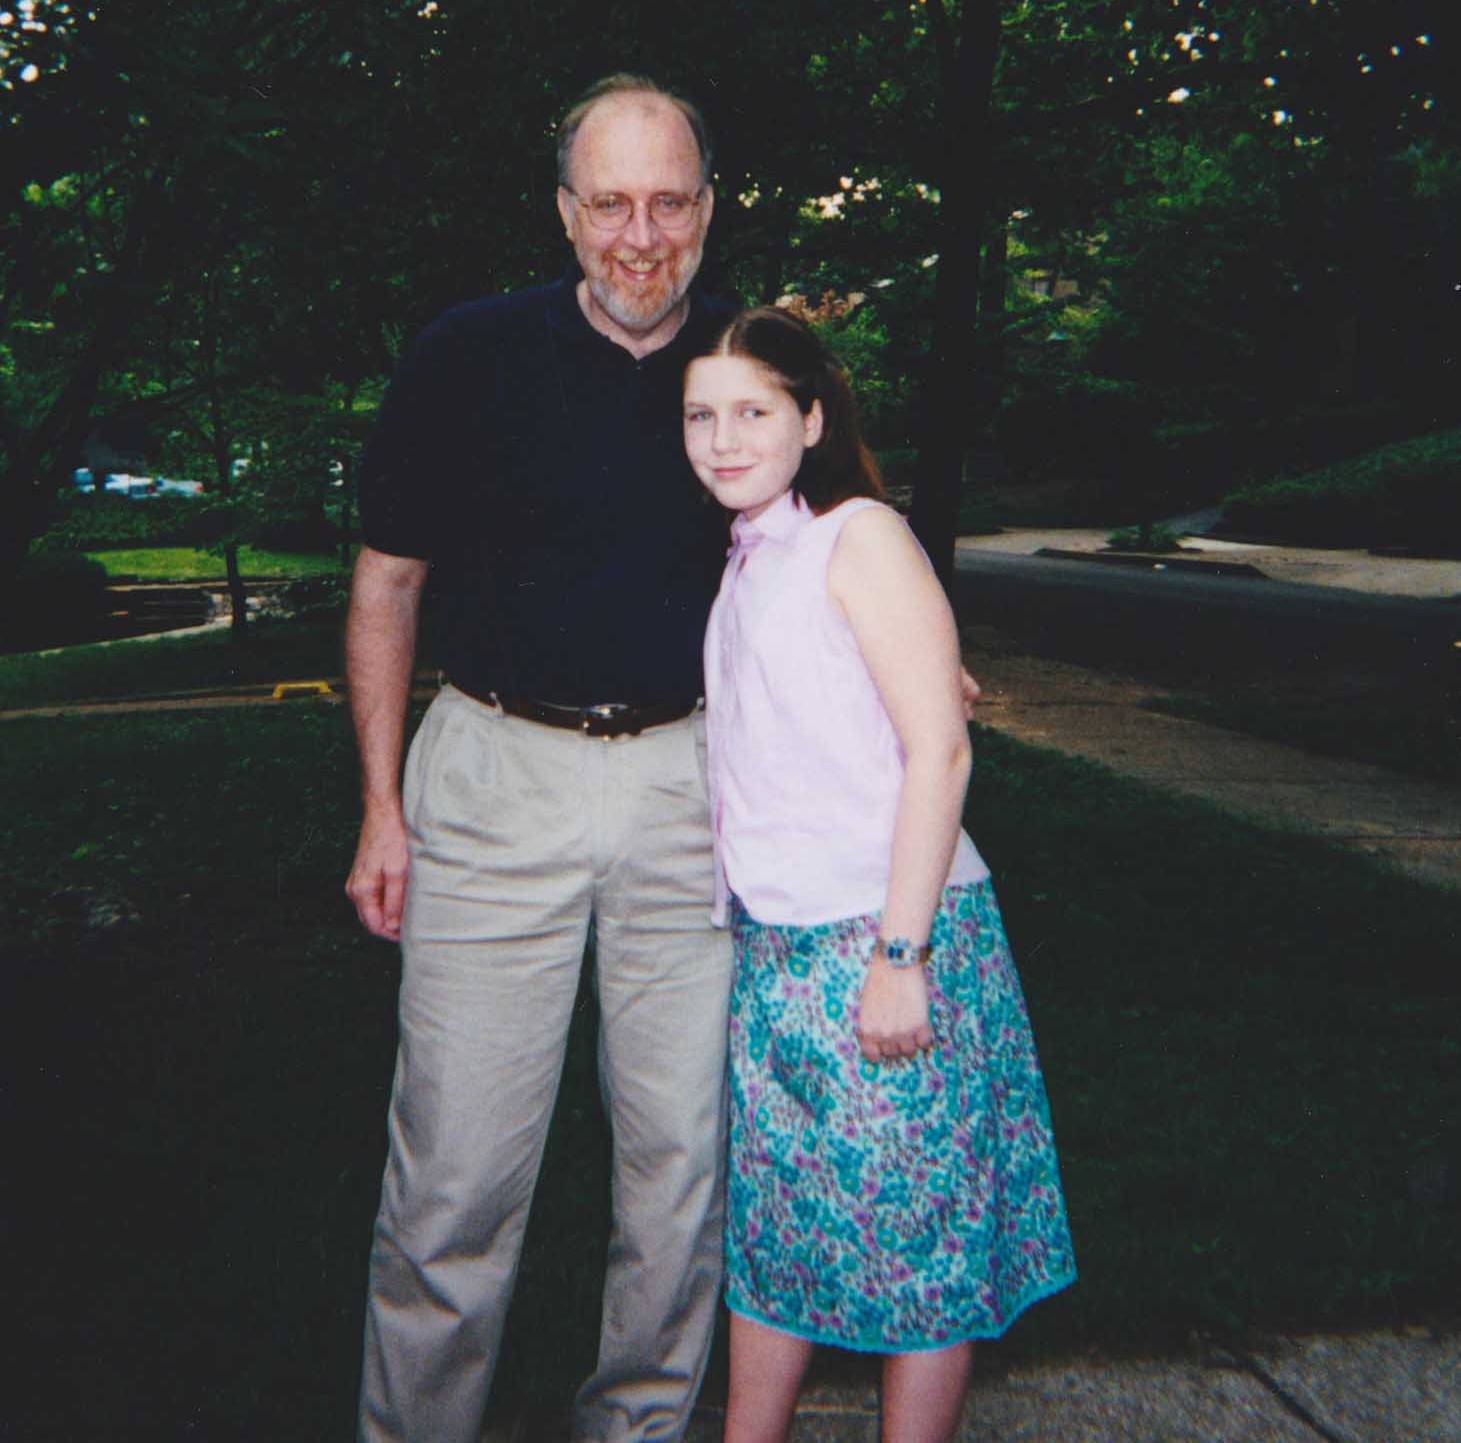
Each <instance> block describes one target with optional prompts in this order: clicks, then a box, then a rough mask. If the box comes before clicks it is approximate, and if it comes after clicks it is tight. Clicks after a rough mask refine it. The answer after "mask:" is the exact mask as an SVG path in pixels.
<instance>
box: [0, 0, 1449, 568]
mask: <svg viewBox="0 0 1461 1443" xmlns="http://www.w3.org/2000/svg"><path fill="white" fill-rule="evenodd" d="M1435 10H1436V7H1435V6H1434V5H1433V4H1427V3H1424V0H1262V3H1260V0H1124V3H1119V4H1118V3H1116V0H893V3H889V0H840V3H837V4H833V3H831V0H797V3H794V4H787V3H784V0H781V3H772V0H727V3H725V4H723V5H720V6H710V7H701V9H699V10H690V11H686V10H685V9H684V7H674V8H671V7H670V6H668V5H665V4H661V3H649V4H644V3H636V4H630V3H628V0H608V3H599V4H597V5H595V6H592V7H591V6H589V5H587V4H584V3H582V0H545V3H544V4H542V5H538V6H534V7H503V6H501V5H499V4H494V3H489V0H404V3H403V0H324V3H321V4H318V5H313V6H301V5H299V4H298V3H295V0H289V3H285V0H248V3H244V0H206V3H205V0H170V3H168V4H166V5H163V6H158V5H155V4H153V3H150V0H96V3H94V4H93V5H92V6H90V7H89V8H87V9H83V8H82V7H80V6H79V5H73V4H68V3H65V0H30V3H28V4H26V5H17V6H16V7H15V11H14V15H13V16H12V19H13V20H16V19H17V17H18V22H19V23H15V24H12V25H11V26H10V27H9V28H8V29H0V106H3V111H0V387H3V391H0V502H3V506H4V515H5V517H6V521H5V523H4V530H3V533H0V577H3V576H5V575H8V574H11V573H12V572H13V570H14V565H15V561H16V559H17V557H18V556H19V554H20V553H21V551H23V549H24V546H25V543H26V541H27V540H28V539H29V538H30V537H31V536H32V535H34V534H35V532H36V531H37V530H39V529H40V527H41V526H42V525H43V524H44V521H45V518H46V515H47V513H48V510H49V508H50V507H51V505H52V502H53V498H54V497H55V495H56V494H57V491H58V488H59V487H60V485H61V483H62V482H63V480H64V478H65V476H66V473H67V472H68V471H69V469H70V468H71V467H72V466H73V465H74V464H75V463H76V458H77V453H78V449H79V447H80V444H81V442H82V440H83V438H84V437H86V435H87V434H88V433H89V432H90V431H92V430H93V429H94V428H95V427H96V426H97V425H98V424H99V423H100V424H102V425H104V426H105V425H108V424H110V425H114V426H115V425H121V426H124V427H125V428H127V429H130V430H131V431H133V432H134V433H142V434H145V436H146V437H147V438H148V439H149V440H150V443H151V446H150V449H151V453H152V454H153V455H154V456H165V457H168V458H172V459H171V460H169V464H170V465H171V464H173V461H174V460H175V461H176V463H177V464H178V465H185V466H187V467H188V468H189V469H190V471H194V473H195V474H199V475H205V474H206V475H207V477H208V478H209V479H213V478H216V479H217V480H219V481H220V482H221V481H222V480H223V478H225V477H233V476H245V477H248V484H247V485H246V486H244V487H243V488H242V489H241V491H240V492H239V494H238V495H237V496H236V497H235V498H234V500H235V502H236V503H237V506H236V512H237V515H236V518H235V519H236V525H235V527H234V529H235V532H236V534H237V535H238V536H240V537H242V536H244V535H245V534H246V533H248V532H249V530H250V528H256V527H257V526H258V525H260V524H262V523H263V522H264V521H265V520H267V518H268V516H269V514H270V512H271V511H274V510H282V511H287V510H289V509H291V508H294V509H299V510H304V511H307V510H309V509H310V508H311V507H313V506H315V505H316V504H317V499H318V495H319V493H320V491H321V489H322V488H323V487H325V486H326V485H327V484H328V480H327V478H329V479H333V474H334V473H333V472H332V471H331V469H330V468H331V466H332V464H334V463H338V465H340V466H344V467H345V468H346V470H347V472H348V465H349V460H350V457H351V456H352V454H353V452H354V450H355V449H356V448H357V447H358V444H359V438H360V434H361V431H362V430H363V428H364V425H365V423H366V422H367V421H368V415H369V406H370V402H371V398H372V397H373V396H376V395H378V393H379V389H380V387H381V385H382V384H383V382H384V380H385V378H386V377H387V376H388V374H389V371H390V368H391V364H392V358H393V355H394V353H395V351H396V350H397V349H398V347H399V345H400V342H401V340H402V338H403V336H405V335H406V334H408V333H409V332H410V331H411V330H413V329H414V328H415V327H416V326H418V325H419V324H421V323H422V322H423V321H424V320H426V319H427V318H428V317H429V316H430V315H432V314H434V313H435V312H436V311H438V310H439V309H441V308H442V307H443V306H445V305H447V304H450V303H452V302H454V301H457V300H461V299H464V298H467V297H469V296H473V295H477V294H482V293H484V292H489V291H492V290H499V289H506V288H510V287H514V286H519V285H523V284H527V283H531V282H534V281H540V280H543V279H546V278H549V277H551V276H553V275H556V274H557V273H559V271H560V269H561V267H562V265H563V264H564V261H565V259H566V254H565V251H564V248H563V245H562V240H561V235H560V233H559V228H558V226H557V223H556V218H555V216H554V214H553V206H552V190H553V175H552V145H551V136H552V127H553V124H554V122H555V120H556V119H557V117H558V115H559V114H560V113H561V111H562V110H563V108H564V106H565V104H566V103H567V101H568V100H569V99H570V98H571V97H572V96H573V95H574V94H575V93H576V92H577V91H578V90H579V89H580V88H581V87H582V86H583V85H584V84H586V83H587V82H588V81H590V80H592V79H593V78H595V77H596V76H598V75H600V74H603V73H604V72H606V71H607V70H610V69H615V68H624V69H630V70H638V71H645V72H648V73H651V74H653V75H655V76H657V77H659V78H660V79H661V80H662V81H663V82H665V83H667V84H669V85H671V86H677V87H679V88H682V89H684V90H686V91H687V92H689V93H692V94H695V95H696V96H697V97H699V98H701V99H702V100H703V102H704V104H705V108H706V110H707V112H708V114H709V117H710V119H711V122H712V127H713V129H714V131H715V132H716V135H717V138H718V149H717V156H716V171H717V185H718V190H719V197H720V204H719V205H718V207H717V211H716V220H715V225H714V228H713V234H712V239H711V245H710V248H709V255H710V256H711V258H712V261H711V265H710V267H709V273H710V279H711V280H712V281H713V282H714V283H716V284H718V285H719V286H721V287H722V288H724V289H729V290H732V291H734V292H736V293H738V294H740V295H741V296H742V297H743V298H745V299H748V300H769V299H774V298H776V297H778V296H780V295H783V294H786V293H788V292H794V291H796V292H801V293H802V294H804V295H806V296H808V297H809V298H811V299H812V301H814V302H815V301H816V299H817V298H820V297H821V296H823V294H824V293H826V292H828V291H830V292H832V294H833V295H834V296H838V297H846V296H847V295H848V293H850V292H853V291H856V292H859V293H861V294H862V295H863V296H864V297H865V300H864V302H863V303H862V305H861V306H859V307H854V308H852V309H850V310H848V311H847V312H846V315H847V317H849V318H850V319H847V320H843V321H834V322H833V325H834V328H835V327H837V326H842V325H845V326H847V327H849V328H850V330H851V332H853V334H850V335H849V337H848V349H849V350H850V351H852V352H857V351H858V350H859V347H860V348H861V356H862V361H861V362H860V364H862V365H863V369H864V371H865V372H866V373H867V374H868V375H869V376H875V378H876V380H877V383H878V385H879V386H880V387H881V388H882V389H881V390H880V392H879V394H878V396H877V397H876V402H875V410H876V413H877V414H876V417H875V428H876V430H877V432H878V434H879V436H880V438H881V439H882V440H883V441H884V442H885V443H886V444H890V445H902V446H904V447H912V446H916V447H917V448H918V449H919V450H920V451H921V452H922V453H923V456H924V465H923V469H922V470H921V472H920V481H919V493H920V494H919V499H918V502H917V506H916V510H917V513H918V516H919V520H920V525H921V526H922V527H923V530H924V534H925V539H926V541H927V542H928V543H929V544H930V547H931V549H932V550H934V551H935V552H938V551H939V550H940V548H941V547H943V546H944V545H945V544H946V542H947V539H948V537H949V536H951V534H952V525H953V513H952V509H951V508H952V506H953V505H954V504H957V500H958V493H959V481H960V474H961V470H962V469H963V466H964V458H965V457H966V455H967V454H968V453H969V452H970V451H971V449H983V450H989V449H992V448H997V447H1003V448H1004V449H1005V450H1006V451H1007V452H1008V453H1009V455H1010V457H1011V460H1012V464H1014V465H1016V466H1019V467H1028V468H1032V469H1033V470H1035V471H1039V470H1040V469H1041V468H1042V467H1043V468H1045V469H1046V470H1050V469H1052V468H1053V469H1054V470H1055V471H1060V470H1062V469H1065V470H1070V469H1074V468H1078V467H1080V466H1082V465H1088V466H1090V465H1094V467H1095V468H1096V469H1097V470H1099V469H1100V468H1101V466H1103V465H1104V466H1105V467H1106V469H1107V470H1108V472H1109V473H1110V474H1111V475H1112V476H1114V475H1116V474H1117V473H1119V472H1122V471H1129V470H1131V469H1132V468H1131V467H1130V466H1129V465H1127V464H1126V462H1127V461H1128V460H1129V456H1128V455H1127V454H1126V453H1127V452H1128V451H1129V450H1130V451H1131V454H1139V455H1140V456H1142V457H1144V458H1145V460H1146V462H1148V463H1150V466H1151V467H1152V468H1154V472H1155V473H1161V471H1162V467H1163V466H1165V465H1166V464H1167V462H1166V460H1164V459H1163V458H1164V457H1168V451H1163V449H1162V448H1163V446H1167V444H1168V441H1167V440H1164V439H1163V438H1168V439H1170V437H1171V436H1173V435H1175V434H1178V433H1183V428H1187V432H1186V433H1185V434H1190V433H1191V428H1194V427H1196V428H1202V427H1208V428H1211V430H1212V431H1213V432H1215V433H1220V434H1223V435H1225V436H1228V437H1234V436H1239V435H1248V436H1251V437H1252V438H1254V441H1253V444H1254V446H1255V447H1258V446H1261V444H1263V443H1262V438H1263V437H1264V436H1271V435H1272V428H1273V426H1274V425H1275V424H1277V422H1278V419H1279V418H1281V417H1283V416H1286V415H1289V414H1296V413H1300V412H1304V411H1305V410H1306V409H1307V410H1308V411H1311V412H1312V411H1315V410H1316V408H1318V409H1320V410H1322V408H1324V407H1326V406H1328V407H1331V408H1353V407H1355V406H1363V407H1369V408H1371V409H1372V410H1375V411H1376V413H1377V414H1378V412H1379V411H1385V413H1386V414H1387V415H1389V416H1390V417H1391V424H1393V426H1394V428H1395V434H1399V433H1400V432H1402V431H1403V430H1405V429H1406V428H1407V427H1409V428H1411V429H1421V428H1422V426H1423V425H1425V426H1432V425H1435V424H1439V423H1442V422H1445V421H1446V420H1448V419H1453V418H1454V417H1455V414H1456V400H1455V398H1456V396H1457V394H1458V388H1457V387H1456V385H1455V371H1456V360H1455V336H1456V334H1457V330H1458V327H1457V319H1458V314H1457V313H1458V310H1461V292H1458V290H1457V277H1456V276H1455V274H1454V269H1455V266H1454V262H1455V257H1456V255H1457V254H1461V235H1458V229H1461V225H1458V217H1461V138H1458V125H1457V115H1458V111H1457V99H1458V97H1457V93H1456V90H1457V81H1456V78H1455V77H1456V76H1457V74H1458V73H1461V72H1458V70H1457V67H1456V65H1455V63H1454V55H1455V49H1454V46H1453V44H1452V38H1451V35H1450V34H1449V33H1448V29H1447V27H1448V25H1449V24H1450V22H1449V21H1448V20H1447V19H1446V18H1445V17H1439V16H1437V15H1436V14H1435V13H1434V12H1435ZM986 78H987V79H988V81H989V93H988V96H987V99H986V97H985V95H984V93H983V86H984V80H985V79H986ZM869 336H880V337H885V338H886V347H885V350H884V353H883V354H882V355H881V356H879V357H878V358H877V362H876V365H873V364H871V362H870V359H869V352H868V347H867V344H866V342H867V338H868V337H869ZM1387 408H1388V409H1387ZM1042 414H1043V415H1045V416H1046V417H1049V416H1052V415H1057V416H1062V417H1065V418H1067V419H1068V420H1069V424H1070V426H1071V428H1072V430H1071V433H1070V434H1069V435H1065V436H1061V435H1058V434H1056V430H1057V428H1056V427H1054V426H1052V425H1051V424H1049V423H1048V421H1047V423H1046V424H1044V425H1043V426H1042V425H1039V424H1031V418H1033V417H1039V416H1041V415H1042ZM1083 428H1085V429H1084V430H1083ZM1245 428H1246V429H1245ZM1311 429H1322V428H1311ZM1132 448H1134V450H1132ZM1153 448H1155V449H1153ZM1168 450H1170V447H1169V448H1168ZM1083 458H1084V459H1083ZM1314 459H1319V460H1327V459H1331V458H1329V457H1327V456H1326V457H1316V458H1314ZM240 460H247V461H249V462H250V463H251V464H250V466H249V467H247V468H245V469H244V470H243V471H242V472H240V471H239V468H238V466H237V463H238V462H239V461H240ZM1232 464H1233V466H1234V467H1237V468H1238V469H1242V467H1243V466H1244V465H1245V464H1246V463H1245V462H1244V461H1243V458H1242V457H1240V456H1237V455H1236V454H1235V455H1234V458H1233V461H1232ZM205 466H206V467H207V468H209V469H208V470H207V471H206V473H205V470H204V468H205ZM1163 484H1164V483H1163V480H1162V475H1161V474H1156V479H1155V480H1154V481H1152V482H1151V484H1150V485H1149V486H1148V488H1147V489H1148V490H1149V491H1152V492H1153V493H1154V494H1155V493H1159V492H1160V491H1161V488H1162V485H1163ZM231 524H232V523H231Z"/></svg>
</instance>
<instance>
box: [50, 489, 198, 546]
mask: <svg viewBox="0 0 1461 1443" xmlns="http://www.w3.org/2000/svg"><path fill="white" fill-rule="evenodd" d="M222 531H223V519H222V518H221V517H220V515H219V511H218V508H217V506H216V505H215V504H214V503H213V502H212V501H211V500H209V499H194V498H191V497H186V496H158V497H155V498H150V499H148V500H145V501H138V500H133V499H130V498H128V497H126V496H93V495H89V494H88V495H71V496H66V497H64V498H63V499H62V501H61V504H60V508H59V512H58V515H57V517H56V520H55V521H54V522H52V524H51V526H50V528H49V529H48V530H47V531H46V533H45V535H44V536H43V537H42V538H41V539H42V542H43V543H44V545H45V546H46V547H47V548H48V549H58V550H65V551H114V550H116V549H117V548H119V547H123V546H208V545H210V544H212V543H213V542H214V541H216V540H217V539H218V537H219V536H220V535H221V534H222Z"/></svg>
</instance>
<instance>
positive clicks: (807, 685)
mask: <svg viewBox="0 0 1461 1443" xmlns="http://www.w3.org/2000/svg"><path fill="white" fill-rule="evenodd" d="M880 504H881V503H879V502H876V501H870V500H867V499H857V500H853V501H845V502H843V503H842V504H841V505H840V506H838V507H836V508H835V509H833V510H831V511H829V512H827V513H826V514H825V515H823V516H813V515H812V513H811V512H810V511H809V510H808V509H807V508H806V507H805V506H804V505H802V504H801V503H800V502H799V501H797V500H796V499H795V498H794V497H793V496H792V494H791V493H790V492H787V494H786V495H784V496H782V497H780V498H779V499H778V500H776V501H775V502H774V503H773V504H772V505H771V506H769V507H768V508H767V509H766V510H765V511H764V512H762V514H761V515H760V516H759V517H757V519H756V520H754V521H748V520H746V518H745V517H744V516H738V517H737V518H736V519H735V522H734V523H733V525H732V528H731V535H732V538H733V544H732V547H731V551H730V557H729V560H728V561H727V563H726V568H725V575H724V577H723V578H722V580H721V584H720V594H719V595H718V596H717V597H716V601H715V606H714V608H713V609H712V610H711V613H710V623H709V626H708V628H707V630H706V633H705V695H706V719H707V725H708V733H709V763H710V805H711V817H712V821H713V825H714V830H715V841H716V857H717V873H718V875H717V889H716V907H715V920H716V923H717V924H718V925H724V922H725V914H726V900H727V895H726V894H727V888H729V890H730V891H733V892H734V893H735V894H736V895H737V896H738V897H739V898H740V899H741V901H742V902H743V903H744V904H745V906H746V909H747V911H749V912H750V914H751V915H752V916H753V917H754V918H756V920H757V921H759V922H771V923H781V924H790V925H802V926H810V925H814V924H816V923H821V922H831V921H836V920H837V919H838V918H842V917H855V916H861V915H863V914H865V913H868V912H877V911H880V910H881V909H882V907H883V904H884V901H885V900H886V897H887V890H888V872H889V862H890V854H891V850H892V843H893V824H894V819H895V815H896V812H897V806H898V794H899V790H900V788H901V786H902V782H903V752H902V748H901V747H900V746H899V744H898V737H897V733H896V732H895V731H894V730H893V724H892V722H891V721H890V720H889V718H888V714H887V712H886V711H885V710H884V709H883V705H882V702H881V701H880V700H879V697H878V692H877V688H876V687H875V686H874V685H873V680H872V677H871V676H870V675H869V674H868V670H867V667H866V666H865V665H864V664H863V660H862V656H861V654H860V652H859V651H858V649H857V642H856V640H855V639H854V637H853V634H852V628H851V627H850V626H849V625H848V624H847V619H846V617H845V616H844V615H843V614H842V611H841V609H840V608H839V607H838V605H837V604H836V602H834V601H833V600H832V598H831V597H830V596H829V595H828V592H827V563H828V560H829V559H830V557H831V555H832V548H833V546H834V545H835V544H836V542H837V537H838V536H839V534H840V533H841V531H842V527H843V526H844V525H845V524H846V522H847V520H848V518H849V517H851V516H854V515H856V514H857V512H859V511H862V510H865V509H866V508H867V507H869V506H877V505H880ZM988 875H989V869H988V868H987V867H986V866H985V865H984V862H983V861H982V860H981V858H980V856H979V853H978V852H977V851H975V849H974V844H973V842H972V841H970V839H969V837H968V835H967V834H966V833H963V832H961V833H960V834H959V842H958V847H957V850H956V851H955V854H954V861H953V866H952V867H951V868H950V871H949V879H948V880H949V882H950V883H951V884H952V883H963V882H978V881H982V880H983V879H984V878H985V877H987V876H988Z"/></svg>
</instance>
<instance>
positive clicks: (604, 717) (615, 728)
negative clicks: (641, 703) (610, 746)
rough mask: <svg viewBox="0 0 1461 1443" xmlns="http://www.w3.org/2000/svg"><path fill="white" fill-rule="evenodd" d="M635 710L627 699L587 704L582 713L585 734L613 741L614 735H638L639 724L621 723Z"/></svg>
mask: <svg viewBox="0 0 1461 1443" xmlns="http://www.w3.org/2000/svg"><path fill="white" fill-rule="evenodd" d="M633 710H634V708H633V707H631V706H630V705H629V703H628V702H625V701H603V702H600V703H599V704H598V705H597V706H586V707H584V709H583V713H582V726H583V734H584V735H585V736H589V737H602V738H603V739H604V741H611V740H612V739H613V738H614V737H621V736H638V735H639V731H640V728H639V727H638V726H631V725H627V724H626V725H620V724H619V723H620V719H621V718H622V717H625V716H627V715H628V714H629V713H630V712H632V711H633Z"/></svg>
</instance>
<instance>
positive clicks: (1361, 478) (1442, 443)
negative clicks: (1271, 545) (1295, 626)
mask: <svg viewBox="0 0 1461 1443" xmlns="http://www.w3.org/2000/svg"><path fill="white" fill-rule="evenodd" d="M1223 525H1224V527H1225V528H1226V529H1229V530H1233V531H1240V532H1256V533H1259V534H1262V535H1264V536H1272V537H1274V538H1275V539H1278V540H1283V541H1292V542H1299V543H1307V544H1309V545H1314V546H1407V547H1413V548H1415V549H1417V550H1420V551H1423V552H1427V553H1429V554H1432V555H1443V556H1461V430H1455V431H1439V432H1436V433H1435V434H1433V435H1430V436H1417V437H1415V438H1414V439H1412V440H1409V441H1400V442H1397V443H1395V444H1393V445H1390V446H1381V447H1380V448H1379V449H1378V450H1374V451H1370V452H1367V453H1366V454H1365V455H1363V456H1357V457H1355V458H1354V459H1352V460H1349V461H1344V462H1341V463H1340V464H1339V465H1336V466H1327V467H1324V468H1322V469H1321V470H1317V471H1308V472H1305V473H1304V474H1303V475H1300V476H1293V477H1280V478H1278V479H1276V480H1273V481H1268V482H1264V483H1262V484H1259V485H1255V486H1245V487H1243V488H1241V489H1240V490H1238V491H1235V492H1233V493H1232V494H1231V495H1229V496H1228V497H1226V498H1225V499H1224V501H1223Z"/></svg>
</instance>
